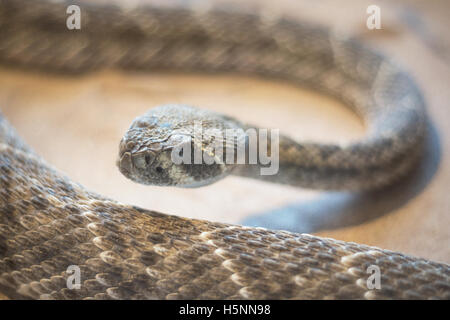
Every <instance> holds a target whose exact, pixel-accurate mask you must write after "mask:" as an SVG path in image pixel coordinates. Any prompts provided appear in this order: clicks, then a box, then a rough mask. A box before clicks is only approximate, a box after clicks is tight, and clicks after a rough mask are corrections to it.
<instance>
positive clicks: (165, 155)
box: [117, 105, 233, 187]
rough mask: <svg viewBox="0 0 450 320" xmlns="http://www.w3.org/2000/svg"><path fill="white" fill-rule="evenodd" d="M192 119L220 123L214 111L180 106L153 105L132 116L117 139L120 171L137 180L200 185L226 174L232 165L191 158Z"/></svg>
mask: <svg viewBox="0 0 450 320" xmlns="http://www.w3.org/2000/svg"><path fill="white" fill-rule="evenodd" d="M196 119H197V120H199V121H204V122H205V123H207V124H211V123H218V124H219V126H220V125H221V123H222V122H223V120H222V119H221V118H220V115H218V114H216V113H213V112H210V111H204V110H200V109H196V108H192V107H188V106H180V105H165V106H161V107H157V108H154V109H151V110H150V111H149V112H147V113H146V114H144V115H143V116H141V117H138V118H136V119H135V120H134V121H133V123H132V124H131V126H130V128H129V129H128V131H127V132H126V133H125V135H124V137H123V138H122V140H121V142H120V146H119V157H118V160H117V166H118V168H119V170H120V172H121V173H122V174H123V175H124V176H125V177H127V178H129V179H131V180H133V181H135V182H138V183H142V184H146V185H158V186H177V187H200V186H203V185H207V184H210V183H213V182H214V181H216V180H218V179H220V178H222V177H223V176H225V175H227V174H228V173H230V171H231V169H232V167H233V165H228V164H224V163H218V162H213V163H209V164H206V163H204V162H201V163H198V162H196V161H195V159H194V154H195V152H196V151H195V150H196V144H195V143H194V139H193V138H192V137H193V135H194V130H195V129H194V128H193V123H194V122H195V121H196ZM213 120H214V121H213ZM197 146H198V144H197ZM198 148H200V150H201V151H202V153H203V154H204V153H210V152H209V151H210V150H211V148H209V146H208V145H207V144H206V145H205V144H201V145H200V146H198ZM205 151H206V152H205ZM188 153H189V155H188ZM186 156H187V158H186ZM180 158H182V159H183V160H182V161H180Z"/></svg>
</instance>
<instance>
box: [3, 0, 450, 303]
mask: <svg viewBox="0 0 450 320" xmlns="http://www.w3.org/2000/svg"><path fill="white" fill-rule="evenodd" d="M66 6H67V4H66V3H64V2H63V1H60V2H55V3H53V2H52V3H50V2H47V1H35V2H33V4H32V5H30V4H29V3H28V2H24V1H21V0H18V1H9V0H4V1H1V2H0V18H1V19H0V28H1V30H2V32H3V34H2V39H1V40H0V61H2V62H3V63H8V64H15V65H22V66H26V67H35V68H40V69H45V70H54V71H61V72H70V71H71V72H83V71H89V70H93V69H96V68H99V67H110V66H115V67H123V68H125V67H127V68H139V69H153V68H157V67H163V68H170V67H172V68H179V69H181V70H187V71H189V70H207V71H211V72H217V71H225V70H227V71H238V72H244V73H253V74H255V73H256V74H260V75H269V76H275V77H282V78H288V79H290V80H292V81H294V82H299V83H302V84H305V85H309V86H311V87H313V88H315V89H318V90H322V91H325V92H326V93H328V94H332V95H335V96H337V97H338V98H341V99H344V100H345V101H346V102H348V104H349V105H350V106H352V107H354V108H355V110H356V111H357V112H358V113H360V114H361V115H362V116H364V117H365V119H367V120H368V124H369V132H368V135H367V137H366V139H364V140H363V141H361V142H359V143H358V144H356V145H353V146H350V147H348V146H347V147H336V146H323V145H316V144H303V146H306V148H301V147H298V150H296V149H295V148H297V147H295V148H294V150H293V151H292V152H293V153H290V154H291V155H297V152H300V153H302V155H303V156H302V157H299V158H297V157H293V158H295V162H296V161H300V162H302V161H303V166H304V167H305V168H307V169H306V170H304V171H303V172H304V173H303V174H300V177H303V180H301V179H300V180H299V182H298V183H300V184H306V185H309V186H311V187H318V188H335V187H336V186H337V185H338V184H339V185H341V183H342V184H343V185H344V187H346V188H347V187H348V188H350V189H352V188H354V189H355V188H356V189H361V188H364V187H365V186H367V187H379V186H382V185H384V184H386V183H390V182H391V181H392V180H394V179H397V178H398V177H399V176H400V175H401V174H402V173H404V172H406V170H407V169H408V168H409V167H410V166H411V165H412V161H411V162H410V163H408V161H403V160H408V159H413V158H414V155H415V154H416V153H419V152H420V145H421V141H423V132H424V130H423V124H424V108H423V100H422V98H421V95H420V93H419V91H418V89H417V88H416V86H415V85H414V83H413V82H412V81H411V80H410V78H409V76H408V75H407V74H406V73H404V72H403V71H401V70H399V69H397V67H395V65H393V64H392V63H390V62H387V60H385V59H384V58H382V57H381V56H380V55H378V54H374V53H372V52H371V51H368V50H367V49H365V48H363V47H362V46H361V45H360V44H358V43H355V42H352V41H348V40H342V39H341V40H339V38H336V39H335V38H333V37H331V36H330V34H329V33H328V32H326V31H325V30H322V29H320V28H315V27H310V26H308V25H303V24H299V23H293V22H290V21H285V20H282V21H277V22H276V23H272V24H269V25H264V24H261V21H260V19H259V18H258V17H253V16H247V15H239V14H237V13H230V14H228V13H224V12H222V11H219V12H210V13H201V14H196V13H193V12H191V11H189V10H185V9H170V10H169V9H152V8H144V9H142V10H138V11H125V10H123V9H120V8H117V7H114V6H109V5H101V4H98V3H96V2H90V4H87V3H85V2H83V3H82V5H81V6H82V8H83V17H84V18H83V21H84V22H83V23H84V25H83V29H82V30H85V31H83V32H78V33H76V32H74V33H70V34H69V33H67V30H66V29H65V19H66V17H67V16H66V14H65V8H66ZM38 18H41V19H38ZM244 26H245V28H244ZM224 30H226V31H225V32H224ZM194 35H195V36H194ZM297 37H298V38H300V39H302V41H295V39H296V38H297ZM330 39H335V40H336V41H334V40H333V41H334V42H333V41H331V40H330ZM149 40H151V41H149ZM330 46H331V47H333V48H334V51H333V50H328V49H330V48H331V47H330ZM333 48H331V49H333ZM74 50H75V51H74ZM305 50H306V51H305ZM336 50H337V51H336ZM331 56H333V57H334V58H333V59H331ZM254 57H259V59H257V60H255V58H254ZM337 62H339V63H337ZM380 70H381V71H380ZM374 71H379V72H374ZM327 79H332V80H327ZM330 81H331V82H330ZM286 139H287V138H286ZM286 141H288V140H286ZM289 143H291V142H289ZM289 143H288V144H284V143H282V147H283V146H284V145H289ZM125 147H126V146H125ZM122 148H123V147H122ZM289 149H290V148H289ZM302 150H303V151H302ZM304 150H306V151H304ZM313 150H318V151H324V152H321V153H320V156H317V155H316V156H314V157H311V156H310V155H312V154H316V153H310V152H311V151H313ZM331 150H333V153H332V154H334V156H333V157H330V156H326V155H327V154H328V155H329V154H330V153H329V152H326V151H331ZM305 152H306V153H305ZM288 154H289V153H288ZM289 163H292V164H293V166H291V167H289V166H288V164H289ZM308 163H309V167H308V166H307V164H308ZM366 164H369V165H368V166H367V165H366ZM295 165H298V163H293V160H288V161H287V163H285V168H287V169H286V170H285V171H283V172H284V173H283V174H284V177H285V178H284V179H287V180H288V181H284V182H286V183H290V182H293V178H296V179H297V178H298V176H295V174H294V171H295ZM345 167H347V168H350V169H351V170H350V172H353V173H354V174H351V175H347V176H346V175H345V174H343V172H344V170H343V169H344V168H345ZM312 168H313V169H314V168H316V169H314V170H312ZM320 168H325V169H326V170H320ZM330 170H331V171H330ZM333 170H334V171H333ZM314 171H315V172H314ZM308 172H313V174H312V175H310V176H308ZM330 172H331V173H333V172H335V174H336V175H334V176H333V175H331V176H330ZM305 174H306V176H305ZM364 174H366V175H367V176H366V177H368V176H375V177H378V176H379V175H380V178H379V179H378V178H377V179H373V181H375V183H371V184H368V182H370V181H369V180H368V179H367V178H366V179H365V180H364V179H362V177H364ZM250 175H252V174H250ZM253 176H254V175H253ZM308 177H309V178H308ZM312 177H313V178H314V179H312ZM327 177H328V180H327ZM296 181H297V180H296ZM339 181H340V182H339ZM364 181H366V183H363V182H364ZM371 181H372V180H371ZM293 183H294V184H295V183H296V182H293ZM0 184H1V188H0V292H1V293H3V294H4V295H6V296H8V297H10V298H26V299H48V298H53V299H92V298H94V299H179V298H184V299H195V298H205V299H225V298H231V299H269V298H275V299H290V298H294V299H295V298H296V299H328V298H331V299H333V298H336V299H339V298H351V299H375V298H399V299H404V298H405V299H408V298H410V299H432V298H438V299H450V266H449V265H447V264H443V263H437V262H432V261H427V260H424V259H420V258H415V257H410V256H406V255H403V254H401V253H395V252H391V251H387V250H382V249H379V248H373V247H368V246H364V245H359V244H355V243H347V242H342V241H336V240H332V239H324V238H318V237H314V236H310V235H304V234H303V235H301V234H294V233H289V232H285V231H269V230H265V229H258V228H246V227H240V226H231V225H227V224H220V223H213V222H208V221H200V220H194V219H187V218H180V217H175V216H170V215H165V214H161V213H157V212H154V211H149V210H143V209H140V208H136V207H133V206H128V205H124V204H121V203H118V202H116V201H113V200H110V199H106V198H104V197H102V196H100V195H97V194H95V193H92V192H90V191H87V190H86V189H84V188H83V187H82V186H80V185H79V184H76V183H74V182H72V181H71V180H70V179H68V178H66V177H65V176H64V175H62V174H61V173H59V172H57V171H56V170H55V169H53V168H51V167H50V166H49V165H48V164H46V163H45V161H44V160H43V159H41V158H40V157H39V156H38V155H36V154H35V153H34V152H33V151H32V150H30V148H29V147H27V146H26V144H25V143H24V142H22V141H21V140H20V138H19V137H18V136H17V135H16V133H15V132H14V129H13V128H12V127H11V126H10V125H9V124H8V122H7V121H6V120H5V119H4V118H3V117H2V116H0ZM71 265H77V266H79V267H80V270H81V288H80V289H69V288H68V287H67V283H66V279H67V277H68V274H67V273H66V270H67V268H68V267H69V266H71ZM371 265H376V266H378V267H379V268H380V271H381V289H379V290H374V289H369V288H368V286H367V282H366V281H367V279H368V277H369V276H370V274H368V273H367V268H368V267H369V266H371Z"/></svg>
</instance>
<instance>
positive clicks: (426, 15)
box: [0, 0, 450, 263]
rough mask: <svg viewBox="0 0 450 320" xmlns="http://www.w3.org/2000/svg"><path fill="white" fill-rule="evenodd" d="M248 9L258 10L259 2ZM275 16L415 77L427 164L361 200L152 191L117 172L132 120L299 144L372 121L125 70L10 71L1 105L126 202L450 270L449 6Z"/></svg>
mask: <svg viewBox="0 0 450 320" xmlns="http://www.w3.org/2000/svg"><path fill="white" fill-rule="evenodd" d="M194 2H196V3H198V4H201V3H202V1H194ZM240 2H242V1H240ZM233 3H239V2H238V1H234V2H233ZM369 4H378V5H379V6H380V7H381V10H382V12H381V17H382V27H383V29H382V30H374V31H369V30H367V28H366V27H365V21H366V18H367V14H366V8H367V6H368V5H369ZM243 5H244V6H246V7H251V2H245V3H244V4H243ZM266 8H268V9H266V10H271V11H275V10H278V11H280V12H281V11H287V12H290V14H292V15H297V16H301V17H304V18H306V19H310V20H312V21H319V22H321V23H325V24H330V25H332V26H334V27H335V28H337V29H339V30H346V31H347V32H351V33H353V34H354V35H357V36H359V37H360V38H362V39H364V40H365V41H368V42H370V43H372V44H373V45H374V46H375V47H376V48H378V49H380V50H382V51H384V52H387V53H388V54H389V55H391V56H393V57H394V58H396V59H397V60H398V61H399V63H401V64H403V65H404V66H405V67H406V68H408V69H409V70H411V72H412V74H413V75H414V77H415V78H416V80H417V82H418V83H419V85H420V86H421V87H422V88H423V91H424V94H425V96H426V99H427V102H428V105H429V113H430V117H431V120H432V123H433V126H434V129H433V130H432V135H431V138H430V141H429V147H428V151H427V156H426V157H425V159H424V162H423V164H422V166H421V167H420V168H418V169H417V170H416V172H415V174H414V175H413V176H411V177H410V178H409V179H407V180H405V181H404V182H403V183H402V184H400V185H397V186H394V187H391V188H389V189H388V190H385V191H384V192H381V193H377V194H366V195H355V194H349V193H333V192H329V193H328V192H327V193H325V192H317V191H310V190H301V189H295V188H291V187H286V186H279V185H271V184H267V183H262V182H258V181H252V180H248V179H244V178H237V177H229V178H226V179H225V180H223V181H220V182H218V183H216V184H214V185H212V186H208V187H205V188H200V189H175V188H158V187H147V186H141V185H137V184H134V183H132V182H130V181H128V180H126V179H125V178H124V177H123V176H121V175H120V173H119V172H118V170H117V169H116V167H115V158H116V154H117V147H118V142H119V140H120V138H121V136H122V135H123V133H124V132H125V130H126V129H127V127H128V126H129V124H130V122H131V121H132V119H133V118H134V117H136V116H138V115H140V114H142V113H143V112H145V111H146V110H147V109H148V108H150V107H153V106H155V105H158V104H162V103H169V102H175V103H187V104H193V105H196V106H200V107H203V108H211V109H214V110H219V111H222V112H225V113H227V114H230V115H234V116H238V117H240V118H242V119H243V120H247V121H251V122H253V123H256V124H259V125H261V126H266V127H270V128H280V129H281V130H282V131H283V132H285V133H288V134H291V135H292V136H293V137H295V138H297V139H299V140H303V139H314V140H319V141H348V140H350V139H356V138H358V137H360V136H362V135H363V133H364V127H363V125H362V123H361V122H360V121H359V120H358V119H357V118H356V117H355V116H354V115H353V114H352V113H350V112H349V111H348V110H347V109H345V108H344V107H343V106H342V105H341V104H340V103H338V102H336V101H333V100H331V99H328V98H326V97H322V96H320V95H318V94H315V93H312V92H309V91H305V90H302V89H299V88H294V87H293V86H291V85H289V84H287V83H282V82H275V81H270V80H262V79H252V78H245V77H239V76H204V75H180V74H161V73H158V74H156V73H155V74H139V73H126V72H119V71H104V72H100V73H95V74H90V75H85V76H82V77H63V76H56V75H46V74H36V73H28V72H24V71H17V70H14V69H10V68H2V69H1V70H0V108H1V109H2V111H3V112H4V113H5V115H6V116H7V117H8V118H9V119H10V121H11V122H12V123H13V124H14V125H15V126H16V127H17V129H18V131H19V133H20V134H21V135H22V136H23V137H24V138H25V139H26V140H27V141H28V142H29V144H30V145H31V146H32V147H34V148H35V150H36V151H38V152H39V153H40V154H41V155H43V156H44V158H46V159H47V160H48V161H49V162H50V163H51V164H53V165H54V166H55V167H57V168H59V169H60V170H62V171H63V172H65V173H66V174H68V175H69V176H70V177H72V178H73V179H74V180H76V181H78V182H81V183H82V184H84V185H85V186H86V187H88V188H90V189H92V190H95V191H97V192H100V193H103V194H105V195H108V196H110V197H113V198H115V199H117V200H121V201H123V202H127V203H132V204H136V205H139V206H142V207H145V208H149V209H154V210H158V211H162V212H165V213H171V214H177V215H182V216H187V217H194V218H202V219H209V220H215V221H223V222H229V223H244V224H247V225H260V226H266V227H273V228H279V229H288V230H293V231H298V232H308V233H315V234H318V235H320V236H325V237H332V238H336V239H342V240H346V241H355V242H359V243H365V244H369V245H375V246H379V247H382V248H387V249H392V250H396V251H401V252H405V253H408V254H413V255H417V256H421V257H426V258H430V259H434V260H439V261H444V262H447V263H450V246H449V243H450V228H449V225H450V217H449V214H448V213H449V209H450V198H449V196H448V182H449V178H450V161H449V151H448V150H449V147H450V128H449V126H448V122H449V120H450V111H449V107H448V103H449V101H450V90H449V85H448V84H449V81H450V67H449V61H450V59H449V57H450V54H449V47H450V46H449V43H450V41H449V35H448V30H449V26H450V21H449V20H448V13H449V12H450V10H449V9H450V3H449V2H448V1H445V0H441V1H397V2H396V4H392V2H388V1H360V0H358V1H350V0H348V1H342V0H339V1H338V0H333V1H331V0H328V1H320V2H319V1H312V0H304V1H298V0H297V1H272V2H271V3H268V4H267V5H266ZM253 10H256V9H253Z"/></svg>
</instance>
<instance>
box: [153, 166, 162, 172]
mask: <svg viewBox="0 0 450 320" xmlns="http://www.w3.org/2000/svg"><path fill="white" fill-rule="evenodd" d="M155 170H156V172H157V173H162V172H163V168H162V167H159V166H158V167H156V169H155Z"/></svg>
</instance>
